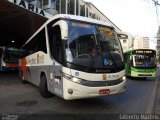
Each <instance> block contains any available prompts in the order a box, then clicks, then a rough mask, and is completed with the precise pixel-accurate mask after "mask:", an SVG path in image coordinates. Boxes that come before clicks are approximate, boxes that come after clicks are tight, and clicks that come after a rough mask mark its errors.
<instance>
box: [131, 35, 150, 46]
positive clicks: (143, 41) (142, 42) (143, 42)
mask: <svg viewBox="0 0 160 120" xmlns="http://www.w3.org/2000/svg"><path fill="white" fill-rule="evenodd" d="M133 48H134V49H141V48H149V37H142V36H135V37H134V44H133Z"/></svg>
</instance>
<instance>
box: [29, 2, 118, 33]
mask: <svg viewBox="0 0 160 120" xmlns="http://www.w3.org/2000/svg"><path fill="white" fill-rule="evenodd" d="M26 1H27V2H29V3H30V4H33V5H35V6H37V7H38V8H41V9H43V10H45V11H46V12H48V13H50V14H52V15H56V14H71V15H78V16H84V17H89V18H93V19H98V20H101V21H105V22H107V23H108V24H110V25H112V26H113V27H114V28H115V30H116V31H117V32H119V31H121V30H120V28H118V27H117V26H116V25H115V24H114V23H113V22H112V21H111V20H109V19H108V18H107V17H106V16H105V15H104V14H103V13H102V12H100V11H99V10H98V9H97V8H96V7H95V6H94V5H93V4H92V3H91V2H85V1H83V0H26Z"/></svg>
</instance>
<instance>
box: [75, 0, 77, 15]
mask: <svg viewBox="0 0 160 120" xmlns="http://www.w3.org/2000/svg"><path fill="white" fill-rule="evenodd" d="M76 6H77V0H74V15H76V14H77V13H76V11H77V7H76Z"/></svg>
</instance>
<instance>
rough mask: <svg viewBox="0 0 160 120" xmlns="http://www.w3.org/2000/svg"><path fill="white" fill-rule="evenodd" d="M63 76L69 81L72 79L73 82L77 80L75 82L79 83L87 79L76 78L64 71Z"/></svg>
mask: <svg viewBox="0 0 160 120" xmlns="http://www.w3.org/2000/svg"><path fill="white" fill-rule="evenodd" d="M63 77H64V78H65V79H67V80H69V81H72V82H75V83H78V84H83V83H84V82H85V81H86V80H82V79H80V78H76V77H72V76H70V75H67V74H65V73H63Z"/></svg>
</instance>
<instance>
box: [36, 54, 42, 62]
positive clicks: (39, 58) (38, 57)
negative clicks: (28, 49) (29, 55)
mask: <svg viewBox="0 0 160 120" xmlns="http://www.w3.org/2000/svg"><path fill="white" fill-rule="evenodd" d="M43 63H44V55H42V56H40V55H39V54H37V64H43Z"/></svg>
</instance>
